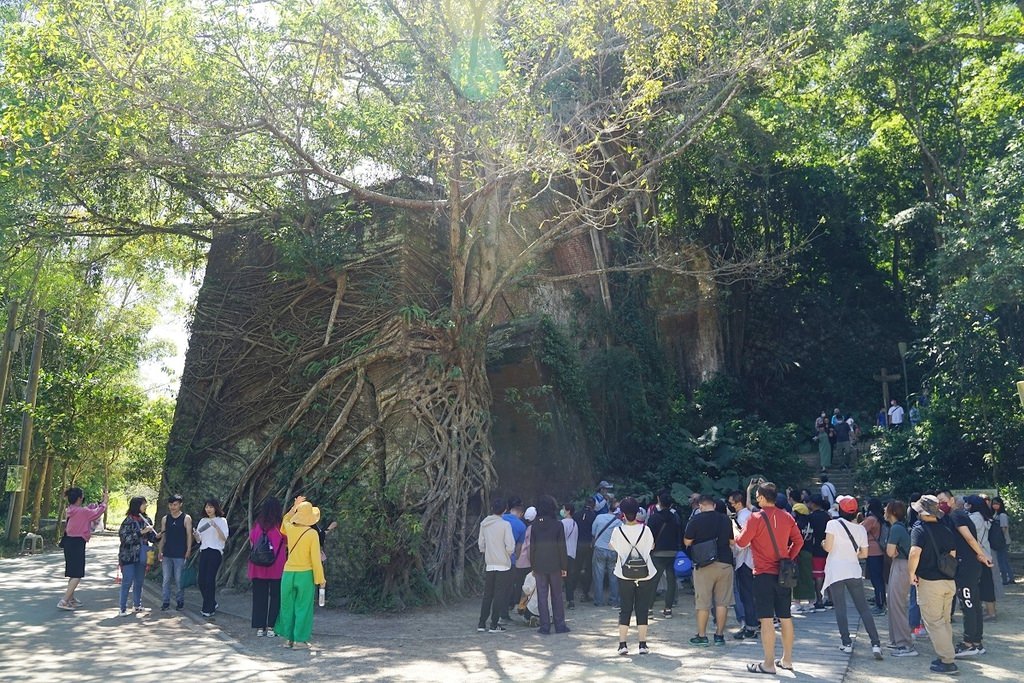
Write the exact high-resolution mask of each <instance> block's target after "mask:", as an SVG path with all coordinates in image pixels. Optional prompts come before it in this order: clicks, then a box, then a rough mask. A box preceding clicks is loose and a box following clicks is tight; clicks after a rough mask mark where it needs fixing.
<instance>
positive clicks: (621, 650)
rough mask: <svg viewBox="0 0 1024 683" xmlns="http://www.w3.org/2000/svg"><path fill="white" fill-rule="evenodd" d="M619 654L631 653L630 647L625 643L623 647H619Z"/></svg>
mask: <svg viewBox="0 0 1024 683" xmlns="http://www.w3.org/2000/svg"><path fill="white" fill-rule="evenodd" d="M619 654H620V655H628V654H629V648H628V647H626V646H625V645H623V646H622V647H620V648H619Z"/></svg>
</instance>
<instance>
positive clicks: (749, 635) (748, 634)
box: [732, 628, 757, 640]
mask: <svg viewBox="0 0 1024 683" xmlns="http://www.w3.org/2000/svg"><path fill="white" fill-rule="evenodd" d="M732 637H733V640H749V639H754V638H757V631H755V630H754V629H752V628H741V629H740V630H739V631H736V633H734V634H732Z"/></svg>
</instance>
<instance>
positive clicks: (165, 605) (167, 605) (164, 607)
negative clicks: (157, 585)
mask: <svg viewBox="0 0 1024 683" xmlns="http://www.w3.org/2000/svg"><path fill="white" fill-rule="evenodd" d="M170 608H171V603H169V602H165V603H163V604H162V605H160V611H161V612H166V611H167V610H169V609H170Z"/></svg>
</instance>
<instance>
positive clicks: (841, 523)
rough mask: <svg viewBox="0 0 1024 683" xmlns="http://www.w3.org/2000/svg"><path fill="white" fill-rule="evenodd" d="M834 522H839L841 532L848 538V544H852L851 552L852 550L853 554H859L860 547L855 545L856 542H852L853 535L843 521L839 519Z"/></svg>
mask: <svg viewBox="0 0 1024 683" xmlns="http://www.w3.org/2000/svg"><path fill="white" fill-rule="evenodd" d="M836 521H838V522H839V525H840V526H841V527H843V531H845V532H846V535H847V536H849V537H850V543H852V544H853V550H854V552H857V553H859V552H860V546H859V545H857V541H855V540H853V534H851V533H850V527H848V526H846V522H844V521H843V520H841V519H839V520H836Z"/></svg>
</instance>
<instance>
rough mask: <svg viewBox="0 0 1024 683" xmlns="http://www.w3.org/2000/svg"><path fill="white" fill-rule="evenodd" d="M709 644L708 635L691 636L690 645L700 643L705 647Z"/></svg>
mask: <svg viewBox="0 0 1024 683" xmlns="http://www.w3.org/2000/svg"><path fill="white" fill-rule="evenodd" d="M708 644H709V642H708V637H707V636H694V637H693V638H690V645H700V646H701V647H704V646H706V645H708Z"/></svg>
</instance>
